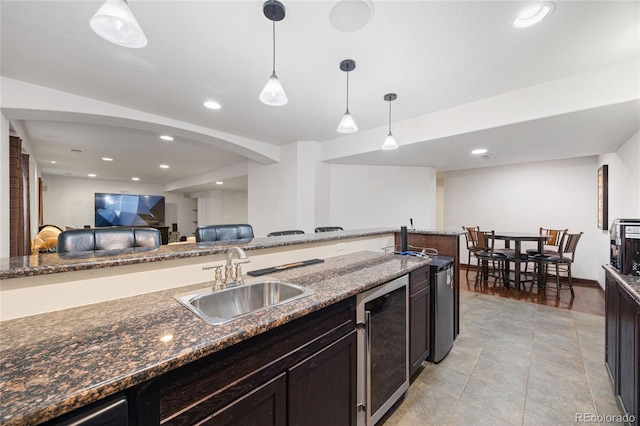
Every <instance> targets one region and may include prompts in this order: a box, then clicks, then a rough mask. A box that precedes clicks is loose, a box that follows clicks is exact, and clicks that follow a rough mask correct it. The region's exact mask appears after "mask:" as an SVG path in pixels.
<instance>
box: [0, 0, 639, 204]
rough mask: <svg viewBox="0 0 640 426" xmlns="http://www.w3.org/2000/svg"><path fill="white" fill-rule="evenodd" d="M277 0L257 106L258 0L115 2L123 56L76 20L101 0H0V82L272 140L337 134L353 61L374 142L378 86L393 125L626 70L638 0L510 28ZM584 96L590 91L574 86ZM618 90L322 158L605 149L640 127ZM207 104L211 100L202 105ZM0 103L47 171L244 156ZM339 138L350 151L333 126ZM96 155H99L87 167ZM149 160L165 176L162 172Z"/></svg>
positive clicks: (493, 21)
mask: <svg viewBox="0 0 640 426" xmlns="http://www.w3.org/2000/svg"><path fill="white" fill-rule="evenodd" d="M283 3H284V5H285V7H286V8H287V16H286V17H285V19H284V20H283V21H281V22H278V23H277V24H276V32H277V39H276V43H277V63H276V69H277V73H278V76H279V78H280V80H281V82H282V84H283V86H284V88H285V90H286V92H287V95H288V97H289V103H288V104H287V105H286V106H283V107H268V106H266V105H263V104H262V103H260V102H259V101H258V94H259V92H260V90H261V89H262V87H263V85H264V84H265V82H266V80H267V78H268V77H269V74H270V72H271V55H272V50H271V28H272V24H271V21H269V20H267V19H266V18H265V17H264V15H263V14H262V2H261V1H145V0H131V1H130V2H129V4H130V7H131V9H132V11H133V13H134V14H135V16H136V18H137V20H138V22H139V23H140V25H141V27H142V28H143V30H144V32H145V34H146V36H147V39H148V40H149V43H148V45H147V46H146V47H144V48H142V49H127V48H124V47H120V46H116V45H114V44H111V43H109V42H107V41H105V40H103V39H101V38H100V37H98V36H97V35H96V34H94V33H93V32H92V30H91V29H90V27H89V19H90V18H91V16H92V15H93V14H94V13H95V12H96V11H97V9H98V8H99V7H100V5H101V4H102V0H97V1H23V0H19V1H7V0H1V2H0V8H1V9H0V18H1V24H2V27H1V30H0V31H1V33H0V35H1V52H0V53H1V57H0V60H1V63H0V64H1V74H2V76H4V77H8V78H11V79H15V80H21V81H24V82H29V83H33V84H37V85H41V86H46V87H50V88H54V89H58V90H62V91H65V92H69V93H72V94H76V95H81V96H84V97H87V98H92V99H95V100H99V101H104V102H108V103H111V104H116V105H119V106H123V107H127V108H131V109H135V110H139V111H145V112H147V113H150V114H154V115H156V116H161V117H166V118H167V119H171V120H178V121H179V122H183V123H189V124H192V125H195V126H200V127H202V128H208V129H214V130H215V131H219V132H224V133H226V134H230V135H234V136H238V137H242V138H247V139H249V142H251V141H257V142H263V143H267V144H271V145H275V146H280V145H284V144H287V143H291V142H294V141H317V142H320V143H327V142H332V141H335V139H337V138H338V137H339V136H342V135H340V134H338V133H337V132H336V131H335V129H336V127H337V124H338V122H339V120H340V118H341V116H342V114H343V112H344V109H345V83H346V80H345V74H344V72H342V71H340V69H339V63H340V61H341V60H342V59H345V58H352V59H354V60H355V61H356V63H357V68H356V70H354V71H353V72H351V74H350V81H349V83H350V95H349V109H350V111H351V114H352V115H353V117H354V119H355V120H356V122H357V124H358V126H359V128H360V130H361V131H366V130H374V129H378V130H379V133H380V145H381V144H382V141H383V140H384V136H386V128H387V125H388V104H387V103H386V102H384V101H383V99H382V98H383V95H384V94H385V93H388V92H395V93H397V94H398V99H397V100H396V101H395V102H394V103H393V123H394V124H393V126H395V125H396V123H399V122H402V121H405V120H410V119H414V118H416V117H421V116H427V115H429V114H432V113H435V112H438V111H442V110H446V109H448V108H452V107H456V106H460V105H465V104H470V103H472V102H476V101H480V100H483V99H487V98H491V97H495V96H498V95H502V94H506V93H510V92H514V91H518V90H521V89H526V88H529V87H532V86H536V85H540V84H543V83H546V82H549V81H553V80H557V79H561V78H565V77H570V76H573V75H577V74H580V73H586V72H589V71H593V70H597V69H599V68H603V67H607V66H610V65H612V64H616V63H622V62H625V61H635V62H636V63H637V60H638V57H639V55H638V40H639V34H640V24H639V22H640V2H636V1H623V2H616V1H600V2H598V1H594V2H583V1H561V2H556V9H555V12H554V14H553V15H552V16H551V17H549V18H548V19H547V20H545V21H543V22H542V23H540V24H539V25H537V26H534V27H531V28H527V29H522V30H516V29H514V28H512V27H511V26H510V25H509V22H510V20H511V19H512V18H513V16H514V15H515V14H516V13H517V12H518V11H519V10H521V9H523V8H524V7H526V6H527V5H529V4H531V3H532V2H528V1H497V2H487V1H482V2H479V1H471V2H461V1H444V2H436V1H374V2H373V5H374V8H375V13H374V16H373V19H372V20H371V21H370V22H369V23H368V24H367V25H366V26H365V27H364V28H363V29H361V30H359V31H356V32H350V33H345V32H341V31H338V30H336V29H334V28H333V27H332V26H331V23H330V22H329V15H330V12H331V9H332V7H333V6H334V5H335V4H336V3H337V2H336V1H301V0H297V1H283ZM591 90H598V88H585V91H591ZM632 90H635V91H637V86H636V87H634V88H632ZM558 96H562V94H560V93H559V94H558ZM632 98H634V99H635V101H632V102H624V103H622V102H621V103H618V104H614V105H598V106H592V107H590V108H585V109H584V110H581V111H575V112H573V113H566V114H556V115H551V116H549V117H545V118H538V119H535V120H527V121H524V122H520V123H516V124H509V125H503V126H498V127H493V128H490V129H485V130H478V131H474V132H465V133H462V134H460V135H457V136H450V137H442V138H436V139H432V140H425V141H417V142H416V141H414V142H415V143H412V144H411V145H408V146H401V148H400V149H398V150H396V151H391V152H382V151H373V152H371V151H370V150H368V151H364V150H363V151H362V152H356V153H351V154H348V155H345V156H342V157H340V158H333V159H332V160H331V162H332V163H343V164H347V163H348V164H376V165H384V164H388V165H398V166H402V165H404V166H430V167H434V168H436V169H437V170H438V171H446V170H457V169H465V168H472V167H483V166H489V165H499V164H514V163H522V162H528V161H542V160H549V159H554V158H566V157H575V156H584V155H597V154H601V153H607V152H612V151H615V150H616V149H617V148H618V147H619V146H620V145H621V144H622V143H624V142H625V141H626V140H627V139H628V138H629V137H630V136H631V135H633V134H634V133H635V132H636V131H638V129H639V128H640V124H639V119H638V117H639V116H640V107H639V106H638V105H639V104H638V101H637V99H638V95H637V93H635V94H634V95H633V96H632ZM208 99H214V100H216V101H218V102H219V103H220V104H221V105H222V109H221V110H218V111H212V110H208V109H205V108H204V107H203V106H202V103H203V102H204V101H205V100H208ZM3 112H5V114H6V116H7V117H8V118H10V119H11V123H12V127H13V128H14V129H15V131H16V132H17V133H18V134H20V136H22V137H23V138H24V139H26V140H27V141H28V143H29V144H30V146H31V147H32V149H33V151H34V156H35V157H36V158H37V160H38V162H39V167H40V168H41V170H42V172H43V173H45V174H65V173H66V174H71V175H73V176H81V177H85V176H86V175H87V173H95V174H97V175H98V178H102V179H114V180H129V179H130V178H131V177H132V176H137V177H140V178H141V181H144V182H157V183H165V184H166V183H170V182H175V181H177V180H180V179H185V178H187V177H189V176H193V175H198V174H202V173H205V172H210V171H215V170H219V169H222V168H224V167H225V166H229V165H232V164H236V163H238V162H242V161H245V159H246V156H245V155H243V153H242V151H241V150H235V149H234V148H233V147H231V148H229V147H227V148H226V149H222V148H220V144H216V143H203V142H202V141H196V140H194V139H190V138H188V137H176V140H174V141H173V142H164V141H161V140H160V139H159V138H158V136H159V133H158V132H157V131H150V130H140V129H131V128H127V127H121V126H115V125H109V124H108V123H107V124H105V123H100V124H96V123H91V122H87V120H85V121H84V122H83V121H82V120H78V121H68V120H69V119H68V118H64V119H63V118H61V117H60V116H55V115H52V116H51V117H46V116H45V117H42V116H39V117H38V118H37V119H34V118H32V117H29V115H28V114H24V115H22V116H21V115H20V114H21V112H20V111H11V112H9V111H3ZM341 143H345V144H349V143H350V139H349V136H347V137H345V138H342V139H341ZM400 143H401V145H402V141H400ZM478 145H483V146H485V147H486V148H488V149H489V150H490V152H491V154H492V156H493V157H494V158H493V159H490V160H482V159H479V158H477V157H471V156H470V155H469V151H470V150H471V149H472V148H476V147H478ZM71 149H79V150H82V151H83V153H81V154H77V153H73V152H71ZM103 156H108V157H112V158H114V160H115V161H113V162H112V163H106V162H103V161H102V160H100V158H101V157H103ZM51 160H55V161H56V162H57V163H56V164H55V165H53V164H51ZM160 163H167V164H169V165H170V168H169V169H168V170H164V169H160V168H159V164H160ZM237 182H238V179H236V183H237ZM242 182H244V185H245V186H246V179H244V181H243V180H242V179H240V188H241V187H242ZM236 188H238V186H236ZM187 189H188V188H185V189H184V190H185V191H186V190H187ZM198 189H206V186H200V187H198ZM216 189H220V188H219V187H218V188H216ZM191 190H193V188H191Z"/></svg>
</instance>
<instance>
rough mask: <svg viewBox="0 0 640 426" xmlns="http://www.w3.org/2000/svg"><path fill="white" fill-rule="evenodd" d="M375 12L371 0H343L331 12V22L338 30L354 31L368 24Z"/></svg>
mask: <svg viewBox="0 0 640 426" xmlns="http://www.w3.org/2000/svg"><path fill="white" fill-rule="evenodd" d="M374 13H375V8H374V7H373V3H372V2H371V1H370V0H342V1H339V2H337V3H336V4H334V5H333V7H332V8H331V11H330V12H329V23H331V26H332V27H333V28H335V29H336V30H338V31H342V32H344V33H352V32H355V31H358V30H361V29H362V28H364V27H365V25H367V24H368V23H369V22H370V21H371V19H372V18H373V15H374Z"/></svg>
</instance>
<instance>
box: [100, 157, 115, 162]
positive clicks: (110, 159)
mask: <svg viewBox="0 0 640 426" xmlns="http://www.w3.org/2000/svg"><path fill="white" fill-rule="evenodd" d="M102 159H103V160H104V161H113V158H109V157H102Z"/></svg>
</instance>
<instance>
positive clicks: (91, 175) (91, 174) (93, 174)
mask: <svg viewBox="0 0 640 426" xmlns="http://www.w3.org/2000/svg"><path fill="white" fill-rule="evenodd" d="M87 176H89V177H96V176H98V175H96V174H95V173H89V174H88V175H87Z"/></svg>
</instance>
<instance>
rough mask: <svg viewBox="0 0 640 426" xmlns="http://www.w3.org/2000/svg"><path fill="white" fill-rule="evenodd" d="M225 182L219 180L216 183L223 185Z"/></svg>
mask: <svg viewBox="0 0 640 426" xmlns="http://www.w3.org/2000/svg"><path fill="white" fill-rule="evenodd" d="M223 184H224V182H221V181H217V182H216V185H223Z"/></svg>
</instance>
